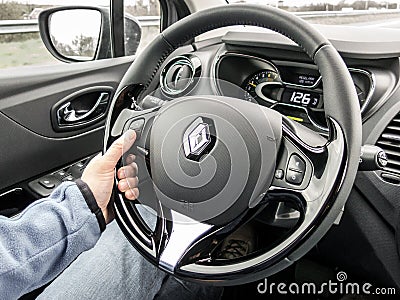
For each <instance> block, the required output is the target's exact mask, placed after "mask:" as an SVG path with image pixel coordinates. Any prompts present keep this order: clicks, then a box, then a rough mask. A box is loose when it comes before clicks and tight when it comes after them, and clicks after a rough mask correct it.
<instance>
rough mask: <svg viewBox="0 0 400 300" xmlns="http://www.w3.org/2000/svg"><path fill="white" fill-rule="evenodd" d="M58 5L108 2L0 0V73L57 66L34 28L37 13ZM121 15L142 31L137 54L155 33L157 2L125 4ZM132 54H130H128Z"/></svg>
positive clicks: (145, 0) (103, 2) (130, 1)
mask: <svg viewBox="0 0 400 300" xmlns="http://www.w3.org/2000/svg"><path fill="white" fill-rule="evenodd" d="M62 5H88V6H96V5H97V6H103V7H109V0H96V1H93V0H87V1H82V0H80V1H78V0H71V1H67V0H15V1H8V0H2V1H1V2H0V69H6V68H13V67H23V66H32V65H52V64H60V63H62V62H60V61H59V60H57V59H56V58H54V57H53V56H52V55H51V54H50V53H49V52H48V51H47V49H46V48H45V46H44V44H43V42H42V40H41V38H40V35H39V30H38V26H37V20H38V16H39V14H40V12H42V11H43V10H45V9H48V8H51V7H55V6H62ZM125 13H126V14H129V15H130V16H132V17H133V18H136V20H137V21H138V22H139V24H140V26H141V27H142V34H141V41H140V44H139V47H138V48H137V49H138V50H137V51H141V50H142V49H143V48H144V47H145V46H146V45H147V44H148V43H149V42H150V41H151V40H152V39H153V38H154V36H155V35H156V34H157V33H159V30H160V27H159V23H160V22H159V18H160V17H159V16H160V8H159V2H158V0H127V1H125ZM130 54H132V53H130Z"/></svg>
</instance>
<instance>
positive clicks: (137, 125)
mask: <svg viewBox="0 0 400 300" xmlns="http://www.w3.org/2000/svg"><path fill="white" fill-rule="evenodd" d="M143 125H144V119H143V118H142V119H137V120H133V121H132V123H131V124H130V125H129V129H132V130H135V131H136V139H140V135H141V133H142V129H143Z"/></svg>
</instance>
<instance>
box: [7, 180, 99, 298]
mask: <svg viewBox="0 0 400 300" xmlns="http://www.w3.org/2000/svg"><path fill="white" fill-rule="evenodd" d="M0 227H1V230H0V257H1V261H0V298H1V299H16V298H18V297H19V296H21V295H23V294H25V293H27V292H29V291H31V290H33V289H35V288H37V287H40V286H41V285H44V284H46V283H47V282H49V281H51V280H52V279H54V278H55V277H56V276H57V275H58V274H59V273H61V272H62V271H63V270H64V269H65V268H66V267H67V266H68V265H69V264H70V263H71V262H72V261H73V260H74V259H75V258H76V257H77V256H78V255H79V254H80V253H82V252H83V251H86V250H88V249H90V248H92V247H93V246H94V245H95V244H96V242H97V240H98V239H99V237H100V234H101V232H100V227H99V223H98V220H97V219H96V216H95V215H94V214H93V213H92V212H91V210H90V209H89V207H88V204H87V203H86V201H85V199H84V197H83V196H82V193H81V192H80V191H79V189H78V187H77V186H76V184H74V183H65V184H63V185H61V186H60V187H59V188H57V189H56V190H55V191H54V192H53V193H52V195H50V196H49V197H48V198H45V199H42V200H39V201H37V202H35V203H33V204H32V205H30V206H29V207H28V208H27V209H26V210H24V212H23V213H22V214H21V215H20V216H19V217H18V218H15V219H8V218H5V217H0Z"/></svg>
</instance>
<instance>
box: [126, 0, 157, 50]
mask: <svg viewBox="0 0 400 300" xmlns="http://www.w3.org/2000/svg"><path fill="white" fill-rule="evenodd" d="M124 4H125V6H124V10H125V15H126V16H127V17H129V16H132V17H134V18H136V20H137V21H138V22H139V24H140V27H141V29H142V36H141V39H140V43H139V47H138V48H137V52H136V53H138V52H140V51H141V50H143V49H144V48H145V47H146V46H147V45H148V44H149V43H150V42H151V41H152V40H153V39H154V37H155V36H156V35H157V34H158V33H160V3H159V1H158V0H125V2H124ZM125 31H126V34H127V33H128V32H129V27H127V26H125ZM128 38H129V37H128ZM127 50H128V49H126V47H125V51H126V52H128V53H129V51H127ZM129 54H132V53H129Z"/></svg>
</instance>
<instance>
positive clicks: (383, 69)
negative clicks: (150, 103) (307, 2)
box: [155, 32, 398, 134]
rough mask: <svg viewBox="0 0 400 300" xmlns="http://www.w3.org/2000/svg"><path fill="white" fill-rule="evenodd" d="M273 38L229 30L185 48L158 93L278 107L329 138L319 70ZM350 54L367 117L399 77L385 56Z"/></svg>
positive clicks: (168, 97)
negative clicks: (208, 97)
mask: <svg viewBox="0 0 400 300" xmlns="http://www.w3.org/2000/svg"><path fill="white" fill-rule="evenodd" d="M266 36H268V34H267V35H266ZM272 37H273V39H271V40H269V39H266V38H265V34H260V33H251V34H246V35H244V34H243V32H228V33H227V34H226V35H225V36H223V37H222V38H219V39H211V40H209V41H207V43H204V42H203V43H199V44H196V45H195V48H196V51H193V47H189V46H185V47H182V48H180V49H178V50H177V51H175V53H174V54H175V55H174V56H172V57H171V58H170V59H169V60H167V62H166V63H164V65H163V67H162V69H161V72H160V77H159V78H160V89H159V91H158V92H156V93H155V94H156V96H158V97H160V98H162V99H166V100H171V99H174V98H177V97H181V96H185V95H200V94H213V95H221V96H228V97H233V98H238V99H242V100H244V101H250V102H255V103H258V104H260V105H263V106H266V107H269V108H271V109H274V110H276V111H278V112H280V113H281V114H283V115H285V116H286V117H288V118H290V119H292V120H294V121H296V122H299V123H301V124H303V125H304V126H306V127H308V128H311V129H313V130H315V131H318V132H319V133H321V134H326V133H327V132H328V129H327V124H326V120H325V113H324V95H323V89H324V88H323V80H322V77H321V75H320V73H319V70H318V68H317V66H316V65H315V64H314V63H313V62H312V61H311V60H310V59H309V58H308V57H307V55H306V54H305V53H303V52H302V51H301V50H300V51H299V48H298V47H297V46H296V48H294V47H292V46H291V45H290V47H288V45H286V44H285V43H287V42H285V43H284V42H282V41H280V40H279V39H278V40H276V38H277V37H279V35H276V34H275V35H272ZM277 41H278V42H277ZM274 43H278V45H276V44H274ZM348 56H349V58H345V60H346V63H347V65H348V69H349V72H350V75H351V77H352V80H353V83H354V88H355V90H356V93H357V95H358V101H359V105H360V111H361V114H362V117H363V119H367V118H369V117H370V116H371V115H372V114H373V112H374V111H376V110H377V109H378V108H379V107H380V106H381V105H382V104H383V103H382V101H383V99H385V96H386V95H387V94H388V93H390V91H391V90H392V89H393V88H394V87H395V85H396V78H395V76H397V75H396V74H395V72H394V71H393V70H392V69H391V65H390V64H391V63H390V62H389V61H388V60H387V59H386V57H384V55H383V56H382V57H383V59H377V60H368V59H365V58H364V57H362V58H360V57H359V56H357V55H356V54H354V53H352V54H351V55H348ZM397 63H398V62H397Z"/></svg>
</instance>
